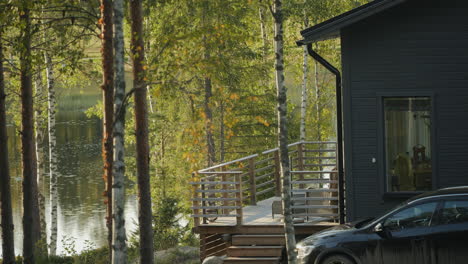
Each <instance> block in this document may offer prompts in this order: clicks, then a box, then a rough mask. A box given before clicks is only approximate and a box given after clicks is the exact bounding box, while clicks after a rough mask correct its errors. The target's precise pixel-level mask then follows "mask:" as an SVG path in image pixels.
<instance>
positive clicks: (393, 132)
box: [384, 97, 432, 192]
mask: <svg viewBox="0 0 468 264" xmlns="http://www.w3.org/2000/svg"><path fill="white" fill-rule="evenodd" d="M384 116H385V150H386V175H387V191H390V192H402V191H423V190H430V189H431V187H432V166H431V158H432V148H431V99H430V98H429V97H397V98H385V99H384Z"/></svg>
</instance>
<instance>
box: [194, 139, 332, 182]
mask: <svg viewBox="0 0 468 264" xmlns="http://www.w3.org/2000/svg"><path fill="white" fill-rule="evenodd" d="M336 143H337V142H336V141H298V142H295V143H291V144H289V145H288V148H290V147H294V146H297V145H299V144H336ZM278 150H279V148H273V149H269V150H265V151H263V152H261V153H260V154H263V155H265V154H270V153H272V152H275V151H278ZM258 156H259V154H252V155H250V156H246V157H243V158H239V159H236V160H232V161H228V162H224V163H221V164H218V165H214V166H211V167H209V168H205V169H201V170H198V171H197V172H198V173H200V174H205V173H206V172H210V170H214V169H218V168H221V167H224V166H227V165H231V164H234V163H237V162H242V161H246V160H249V159H251V158H256V157H258Z"/></svg>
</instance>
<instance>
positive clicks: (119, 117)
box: [112, 0, 127, 264]
mask: <svg viewBox="0 0 468 264" xmlns="http://www.w3.org/2000/svg"><path fill="white" fill-rule="evenodd" d="M123 12H124V8H123V0H115V1H114V50H115V63H114V65H115V75H114V78H115V79H114V87H115V97H114V109H115V115H114V116H115V121H114V131H113V133H114V135H113V138H114V163H113V176H114V185H113V186H112V212H113V219H112V220H113V223H112V228H113V230H112V263H113V264H124V263H126V262H127V246H126V240H127V238H126V234H125V218H124V205H125V188H124V187H125V186H124V175H125V161H124V154H125V149H124V147H125V141H124V132H125V105H124V104H125V102H124V99H125V78H124V73H125V71H124V34H123V15H124V13H123Z"/></svg>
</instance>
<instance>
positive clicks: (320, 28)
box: [296, 0, 408, 46]
mask: <svg viewBox="0 0 468 264" xmlns="http://www.w3.org/2000/svg"><path fill="white" fill-rule="evenodd" d="M407 1H408V0H374V1H373V2H370V3H367V4H365V5H362V6H360V7H357V8H355V9H352V10H350V11H348V12H345V13H343V14H341V15H338V16H336V17H333V18H331V19H329V20H326V21H324V22H322V23H319V24H317V25H314V26H312V27H309V28H306V29H304V30H302V31H301V35H302V37H303V39H302V40H298V41H296V44H297V45H298V46H302V45H307V44H311V43H314V42H317V41H321V40H326V39H331V38H336V37H339V36H340V33H341V29H342V28H344V27H346V26H349V25H352V24H354V23H356V22H359V21H361V20H363V19H365V18H368V17H370V16H372V15H375V14H378V13H380V12H383V11H385V10H387V9H389V8H391V7H394V6H397V5H399V4H402V3H404V2H407Z"/></svg>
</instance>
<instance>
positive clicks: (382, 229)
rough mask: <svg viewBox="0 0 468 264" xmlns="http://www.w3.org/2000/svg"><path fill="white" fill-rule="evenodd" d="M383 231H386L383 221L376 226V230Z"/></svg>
mask: <svg viewBox="0 0 468 264" xmlns="http://www.w3.org/2000/svg"><path fill="white" fill-rule="evenodd" d="M383 231H384V227H383V225H382V223H378V224H377V225H375V226H374V232H376V233H382V232H383Z"/></svg>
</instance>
